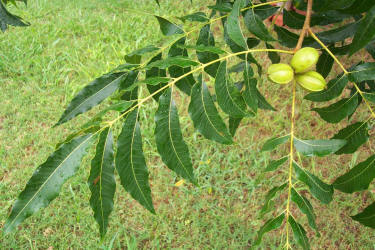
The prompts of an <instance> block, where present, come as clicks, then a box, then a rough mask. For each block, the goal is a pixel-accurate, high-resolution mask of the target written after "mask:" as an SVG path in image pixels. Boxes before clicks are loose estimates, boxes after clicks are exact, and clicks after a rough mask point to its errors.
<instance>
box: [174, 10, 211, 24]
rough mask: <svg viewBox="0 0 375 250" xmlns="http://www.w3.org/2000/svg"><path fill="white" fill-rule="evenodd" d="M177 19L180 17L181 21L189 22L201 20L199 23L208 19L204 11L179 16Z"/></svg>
mask: <svg viewBox="0 0 375 250" xmlns="http://www.w3.org/2000/svg"><path fill="white" fill-rule="evenodd" d="M178 19H180V20H181V21H183V22H186V21H190V22H201V23H205V22H207V21H208V20H209V19H208V18H207V16H206V14H205V13H204V12H195V13H193V14H189V15H186V16H183V17H179V18H178Z"/></svg>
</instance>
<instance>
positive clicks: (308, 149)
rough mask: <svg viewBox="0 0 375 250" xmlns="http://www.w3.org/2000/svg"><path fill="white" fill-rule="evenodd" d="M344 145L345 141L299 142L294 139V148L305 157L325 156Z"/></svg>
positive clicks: (299, 140)
mask: <svg viewBox="0 0 375 250" xmlns="http://www.w3.org/2000/svg"><path fill="white" fill-rule="evenodd" d="M345 144H346V140H341V139H331V140H301V139H298V138H296V137H294V147H295V148H296V150H297V151H298V152H300V153H301V154H303V155H306V156H320V157H322V156H326V155H329V154H333V153H335V152H337V151H338V150H339V149H340V148H342V147H343V146H344V145H345Z"/></svg>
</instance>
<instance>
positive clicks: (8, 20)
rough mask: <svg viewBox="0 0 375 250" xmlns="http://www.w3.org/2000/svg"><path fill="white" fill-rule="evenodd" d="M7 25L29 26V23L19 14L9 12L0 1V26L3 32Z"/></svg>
mask: <svg viewBox="0 0 375 250" xmlns="http://www.w3.org/2000/svg"><path fill="white" fill-rule="evenodd" d="M8 25H12V26H29V25H30V24H28V23H26V22H24V21H23V20H22V18H20V17H19V16H16V15H13V14H11V13H10V12H9V11H8V10H7V9H6V8H5V6H4V4H3V3H2V1H0V26H1V30H2V31H3V32H4V31H5V30H6V29H7V27H8Z"/></svg>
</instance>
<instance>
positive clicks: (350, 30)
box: [316, 22, 358, 44]
mask: <svg viewBox="0 0 375 250" xmlns="http://www.w3.org/2000/svg"><path fill="white" fill-rule="evenodd" d="M357 28H358V22H353V23H348V24H345V25H343V26H341V27H338V28H336V29H332V30H327V31H323V32H320V33H318V34H316V36H317V37H318V38H319V39H320V40H321V41H322V42H323V43H325V44H329V43H336V42H340V41H344V40H345V39H346V38H349V37H352V36H353V35H354V33H355V32H356V30H357Z"/></svg>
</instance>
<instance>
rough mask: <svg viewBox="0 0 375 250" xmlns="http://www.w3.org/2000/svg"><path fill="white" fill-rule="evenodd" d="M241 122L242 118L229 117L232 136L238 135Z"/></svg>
mask: <svg viewBox="0 0 375 250" xmlns="http://www.w3.org/2000/svg"><path fill="white" fill-rule="evenodd" d="M241 121H242V118H235V117H230V116H229V132H230V134H231V135H232V136H234V135H235V134H236V131H237V129H238V126H240V123H241Z"/></svg>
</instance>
